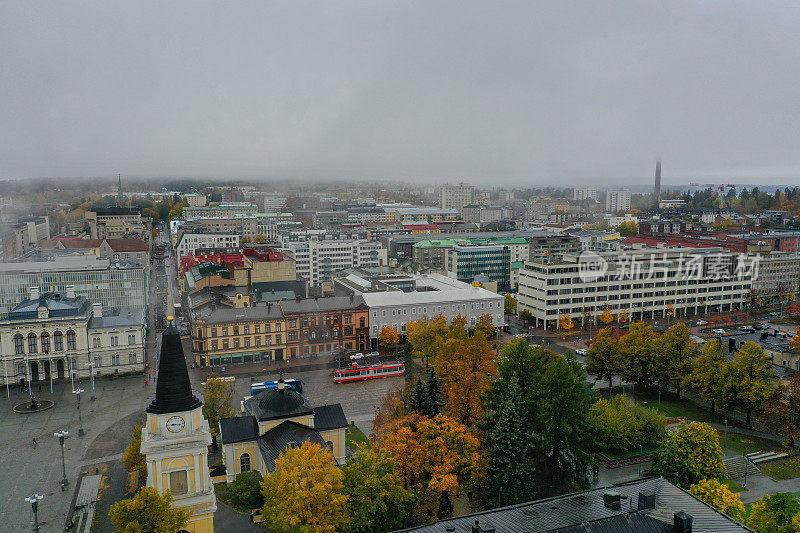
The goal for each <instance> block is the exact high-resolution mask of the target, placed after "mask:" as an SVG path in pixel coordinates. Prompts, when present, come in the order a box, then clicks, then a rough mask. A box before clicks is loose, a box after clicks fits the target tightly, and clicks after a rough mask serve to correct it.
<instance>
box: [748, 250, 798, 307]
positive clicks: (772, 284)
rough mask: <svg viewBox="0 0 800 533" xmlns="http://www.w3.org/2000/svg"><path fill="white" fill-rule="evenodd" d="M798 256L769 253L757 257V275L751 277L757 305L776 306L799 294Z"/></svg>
mask: <svg viewBox="0 0 800 533" xmlns="http://www.w3.org/2000/svg"><path fill="white" fill-rule="evenodd" d="M799 283H800V255H798V254H789V253H785V252H771V253H767V254H759V255H758V275H757V276H754V277H753V296H754V297H755V299H756V301H754V302H753V303H755V304H757V305H777V304H779V303H780V302H781V301H782V300H787V299H794V298H797V296H798V294H800V292H798V291H800V287H798V284H799Z"/></svg>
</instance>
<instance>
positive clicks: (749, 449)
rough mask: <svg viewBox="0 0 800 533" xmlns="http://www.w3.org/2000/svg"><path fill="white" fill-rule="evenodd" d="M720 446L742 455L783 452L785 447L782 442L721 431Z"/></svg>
mask: <svg viewBox="0 0 800 533" xmlns="http://www.w3.org/2000/svg"><path fill="white" fill-rule="evenodd" d="M719 444H720V446H722V447H723V448H726V449H728V450H732V451H734V452H736V453H738V454H740V455H746V454H748V453H753V452H773V451H780V450H783V445H782V444H781V443H780V442H775V441H771V440H767V439H762V438H759V437H751V436H750V435H740V434H738V433H725V431H720V435H719Z"/></svg>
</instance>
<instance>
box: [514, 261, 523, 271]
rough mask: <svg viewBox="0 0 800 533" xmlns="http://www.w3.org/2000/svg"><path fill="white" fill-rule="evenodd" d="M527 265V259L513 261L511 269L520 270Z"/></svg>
mask: <svg viewBox="0 0 800 533" xmlns="http://www.w3.org/2000/svg"><path fill="white" fill-rule="evenodd" d="M524 266H525V261H511V270H519V269H520V268H522V267H524Z"/></svg>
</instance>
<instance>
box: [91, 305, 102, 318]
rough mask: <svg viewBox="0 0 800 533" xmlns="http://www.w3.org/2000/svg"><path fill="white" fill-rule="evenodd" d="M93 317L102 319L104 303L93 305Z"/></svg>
mask: <svg viewBox="0 0 800 533" xmlns="http://www.w3.org/2000/svg"><path fill="white" fill-rule="evenodd" d="M92 315H93V316H94V317H95V318H101V317H102V316H103V304H102V303H93V304H92Z"/></svg>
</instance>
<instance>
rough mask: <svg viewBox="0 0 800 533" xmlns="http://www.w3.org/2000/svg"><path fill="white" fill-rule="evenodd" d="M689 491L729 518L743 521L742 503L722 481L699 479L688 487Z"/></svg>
mask: <svg viewBox="0 0 800 533" xmlns="http://www.w3.org/2000/svg"><path fill="white" fill-rule="evenodd" d="M689 492H691V493H692V494H694V495H695V496H697V497H698V498H700V499H701V500H703V501H704V502H706V503H707V504H709V505H711V506H712V507H716V508H717V509H719V510H720V511H722V512H723V513H725V514H726V515H728V516H730V517H731V518H735V519H736V520H738V521H740V522H744V515H745V511H744V504H743V503H742V499H741V498H740V497H739V494H737V493H734V492H731V490H730V489H729V488H728V487H727V485H725V484H724V483H720V482H719V481H717V480H716V479H701V480H700V481H699V482H698V483H695V484H694V485H692V486H691V487H689Z"/></svg>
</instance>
